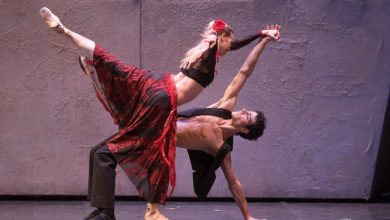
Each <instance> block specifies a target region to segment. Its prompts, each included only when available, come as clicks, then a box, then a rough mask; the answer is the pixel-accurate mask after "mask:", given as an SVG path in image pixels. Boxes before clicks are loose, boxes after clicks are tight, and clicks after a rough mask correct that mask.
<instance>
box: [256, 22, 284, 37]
mask: <svg viewBox="0 0 390 220" xmlns="http://www.w3.org/2000/svg"><path fill="white" fill-rule="evenodd" d="M281 29H282V26H280V25H278V24H276V25H271V26H267V28H266V29H265V30H262V31H261V35H262V36H263V37H270V38H271V39H272V40H278V39H279V38H280V30H281Z"/></svg>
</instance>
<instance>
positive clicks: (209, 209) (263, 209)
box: [0, 201, 390, 220]
mask: <svg viewBox="0 0 390 220" xmlns="http://www.w3.org/2000/svg"><path fill="white" fill-rule="evenodd" d="M249 205H250V210H251V213H252V215H253V217H255V218H258V219H267V220H296V219H307V220H330V219H335V220H370V219H375V220H376V219H389V220H390V203H290V202H289V203H286V202H261V203H260V202H259V203H250V204H249ZM145 207H146V206H145V203H144V202H129V201H120V202H117V203H116V210H115V214H116V217H117V219H118V220H125V219H126V220H133V219H134V220H138V219H140V220H142V219H143V215H144V212H145ZM91 210H92V208H91V207H90V206H89V202H86V201H0V220H24V219H28V220H35V219H37V220H46V219H50V220H57V219H58V220H75V219H83V217H85V216H86V215H87V214H88V213H89V212H90V211H91ZM162 212H163V213H164V214H165V215H166V216H167V217H169V218H170V219H171V220H178V219H181V220H195V219H196V220H199V219H201V220H214V219H215V220H216V219H218V220H219V219H223V220H239V219H243V218H242V216H241V213H240V211H239V209H238V207H237V206H236V205H235V203H231V202H168V204H167V205H166V206H165V207H162Z"/></svg>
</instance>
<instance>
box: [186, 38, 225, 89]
mask: <svg viewBox="0 0 390 220" xmlns="http://www.w3.org/2000/svg"><path fill="white" fill-rule="evenodd" d="M217 49H218V45H217V44H215V45H214V46H213V47H209V48H208V49H207V50H206V51H205V52H204V53H203V54H202V56H201V57H200V58H199V59H197V60H196V61H195V62H194V63H192V64H191V66H190V68H188V69H184V68H182V69H181V72H182V73H183V74H184V75H186V76H188V77H190V78H191V79H193V80H195V81H196V82H197V83H199V84H200V85H201V86H202V87H207V86H208V85H210V83H212V82H213V80H214V72H215V65H216V63H217V58H216V56H217Z"/></svg>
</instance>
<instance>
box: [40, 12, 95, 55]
mask: <svg viewBox="0 0 390 220" xmlns="http://www.w3.org/2000/svg"><path fill="white" fill-rule="evenodd" d="M39 12H40V14H41V16H42V18H43V20H44V21H45V23H46V24H47V26H48V27H49V28H50V29H53V30H55V31H56V32H57V33H59V34H61V35H65V36H66V37H67V38H69V39H70V40H71V41H72V42H73V43H74V44H75V45H76V46H77V47H78V48H79V49H81V50H84V51H86V52H87V53H88V54H90V55H93V51H94V49H95V42H94V41H92V40H90V39H88V38H86V37H84V36H82V35H80V34H77V33H75V32H73V31H71V30H69V29H68V28H66V27H65V26H64V25H63V24H62V23H61V21H60V19H59V18H58V17H57V16H56V15H55V14H53V13H52V12H51V11H50V9H48V8H46V7H43V8H41V10H40V11H39Z"/></svg>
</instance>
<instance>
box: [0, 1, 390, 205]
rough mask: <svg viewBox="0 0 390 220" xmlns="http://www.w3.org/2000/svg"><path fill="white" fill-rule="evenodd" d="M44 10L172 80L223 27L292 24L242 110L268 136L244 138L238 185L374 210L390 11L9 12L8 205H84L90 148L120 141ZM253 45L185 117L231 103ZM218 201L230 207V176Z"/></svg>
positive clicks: (184, 185) (2, 167) (275, 7)
mask: <svg viewBox="0 0 390 220" xmlns="http://www.w3.org/2000/svg"><path fill="white" fill-rule="evenodd" d="M44 5H46V6H48V7H49V8H51V9H52V10H53V11H54V12H55V13H57V14H58V15H59V16H60V18H62V21H63V23H64V24H65V25H66V26H68V27H69V28H71V29H72V30H74V31H76V32H79V33H81V34H83V35H85V36H86V37H89V38H91V39H93V40H95V41H96V42H98V43H99V44H101V45H103V46H104V47H106V48H107V49H108V50H109V51H111V52H112V53H113V54H115V55H117V56H118V57H119V58H120V59H122V60H124V61H125V62H126V63H129V64H131V65H136V66H141V67H143V68H146V69H152V70H165V71H170V72H173V73H175V72H177V71H178V65H179V61H180V59H181V57H182V55H183V54H184V53H185V51H186V50H187V49H188V48H190V47H192V46H193V45H195V44H196V42H197V41H198V40H199V34H200V33H201V31H202V30H203V27H204V26H205V24H206V23H208V22H209V21H210V20H212V19H214V18H224V19H225V20H226V21H227V22H228V23H229V24H230V25H231V26H232V27H233V29H234V30H235V33H236V36H242V35H245V34H251V33H254V32H255V31H256V30H257V29H258V28H259V27H264V25H266V24H274V23H278V24H281V25H282V26H283V33H282V39H281V40H280V41H279V42H276V43H273V44H271V45H269V47H268V48H267V49H266V50H265V51H264V53H263V54H262V57H261V59H260V61H259V62H258V65H257V67H256V69H255V72H254V73H253V76H252V77H251V78H250V80H249V81H248V82H247V85H246V87H245V88H244V90H243V91H242V93H241V95H240V98H239V103H238V106H237V109H240V108H247V109H261V110H263V111H264V112H265V114H266V116H267V118H268V127H267V130H266V132H265V134H264V136H263V137H262V138H260V139H259V141H257V142H247V141H244V140H241V139H240V138H236V140H235V142H236V144H235V149H234V154H233V166H234V168H235V170H236V172H237V176H238V177H239V178H240V179H241V182H242V184H243V186H244V187H245V192H246V194H247V195H248V196H250V197H291V198H294V197H302V198H368V196H369V191H370V187H371V182H372V177H373V172H374V166H375V161H376V154H377V152H378V145H379V138H380V134H381V128H382V123H383V117H384V112H385V107H386V100H387V96H388V93H389V83H390V74H389V69H390V64H389V62H388V57H389V55H390V50H389V37H388V36H389V31H388V27H389V23H390V14H389V13H390V3H389V2H388V1H385V0H375V1H363V0H362V1H346V0H345V1H341V0H340V1H335V0H323V1H313V2H309V1H303V0H295V1H288V0H286V1H282V0H281V1H271V0H266V1H255V0H248V1H239V0H236V1H231V0H229V1H215V3H214V1H211V2H210V1H188V0H185V1H175V0H169V1H168V0H163V1H152V0H143V1H142V2H141V1H130V0H128V1H124V0H122V1H119V0H118V1H103V0H99V1H92V0H88V1H82V2H81V3H80V2H79V1H66V3H64V1H34V0H33V1H30V0H28V1H27V0H25V1H11V0H8V1H5V0H0V6H1V7H0V36H1V39H2V41H1V42H0V51H1V52H0V63H1V66H0V68H1V71H0V72H1V74H0V121H1V126H0V146H1V147H0V195H9V194H11V195H12V194H16V195H35V194H45V195H53V194H54V195H85V194H86V189H87V174H88V154H89V149H90V147H91V146H93V145H94V144H97V143H98V142H99V141H101V140H103V139H104V138H105V137H107V136H109V135H110V134H112V133H113V132H115V130H116V128H115V126H114V125H113V124H112V121H111V118H110V116H109V114H108V113H106V112H105V110H104V109H103V107H102V106H101V105H100V104H99V103H98V101H97V99H96V98H95V95H94V92H93V89H92V87H91V86H90V84H89V82H88V80H87V79H86V77H84V76H83V74H82V72H81V71H80V69H79V67H78V63H77V56H78V50H76V48H75V47H74V46H73V45H72V44H71V43H70V42H69V41H67V40H66V39H64V38H61V37H60V36H58V35H57V34H56V33H53V32H52V31H48V30H47V28H46V27H45V25H44V24H43V22H42V21H41V19H40V17H39V15H38V10H39V8H40V7H42V6H44ZM252 46H253V44H251V45H250V46H249V47H247V48H244V49H242V50H240V51H237V52H232V53H230V54H229V55H227V56H226V57H223V59H222V60H221V61H220V62H219V63H218V66H217V70H218V74H217V76H216V80H215V82H214V83H213V84H212V85H211V86H210V87H209V88H208V89H207V90H205V91H204V92H203V93H202V94H201V95H200V96H199V97H198V98H197V99H196V100H194V101H193V102H191V103H190V104H187V105H185V106H182V107H181V109H186V108H190V107H194V106H206V105H208V104H211V103H212V102H214V101H216V100H217V99H218V98H219V97H221V96H222V94H223V91H224V89H225V88H226V86H227V85H228V83H229V82H230V80H231V79H232V78H233V76H234V74H235V73H236V72H237V70H238V69H239V68H240V66H241V64H242V63H243V61H244V59H245V57H246V55H247V54H248V53H249V51H250V49H251V47H252ZM176 163H177V179H178V182H177V188H176V191H175V193H174V196H194V194H193V192H192V190H189V188H191V187H192V180H191V168H190V164H189V161H188V157H187V154H186V151H185V150H183V149H177V159H176ZM117 180H118V181H117V194H118V195H134V194H136V192H135V190H134V188H133V186H132V185H131V184H130V182H129V181H128V180H127V177H126V176H125V175H124V174H123V172H122V171H121V170H120V169H118V178H117ZM211 195H212V196H230V193H229V191H228V188H227V185H226V183H225V181H224V177H223V175H222V173H221V172H219V173H218V179H217V182H216V185H215V186H214V188H213V189H212V192H211Z"/></svg>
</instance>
